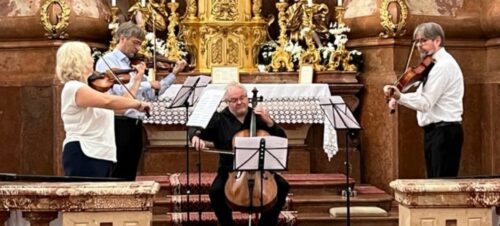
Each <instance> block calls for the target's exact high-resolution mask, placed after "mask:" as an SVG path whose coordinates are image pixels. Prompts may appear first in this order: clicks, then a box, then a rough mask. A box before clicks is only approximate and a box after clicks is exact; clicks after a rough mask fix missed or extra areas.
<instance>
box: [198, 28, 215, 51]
mask: <svg viewBox="0 0 500 226" xmlns="http://www.w3.org/2000/svg"><path fill="white" fill-rule="evenodd" d="M215 32H216V30H215V29H214V28H212V27H209V26H202V27H201V28H200V47H201V49H200V50H201V54H202V55H203V54H205V50H206V49H208V46H207V42H206V41H207V40H208V39H209V37H210V36H213V35H214V34H215Z"/></svg>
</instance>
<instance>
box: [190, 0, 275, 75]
mask: <svg viewBox="0 0 500 226" xmlns="http://www.w3.org/2000/svg"><path fill="white" fill-rule="evenodd" d="M187 7H188V8H187V17H186V18H185V19H184V20H183V21H182V22H181V25H182V26H183V30H182V37H183V38H184V40H185V41H186V43H187V45H188V46H189V47H190V49H191V50H192V51H193V55H194V57H195V58H196V71H200V72H210V70H211V67H212V66H237V67H239V68H240V71H242V72H250V71H255V69H256V67H255V64H256V62H255V57H254V56H255V54H256V52H257V50H258V48H259V46H260V44H261V43H262V42H263V41H264V40H265V39H266V38H267V23H266V22H265V21H264V20H263V18H262V17H260V15H259V14H260V7H261V1H260V0H258V1H254V4H253V5H252V4H251V3H250V1H238V0H205V1H188V6H187ZM197 9H198V10H197ZM252 15H253V16H252Z"/></svg>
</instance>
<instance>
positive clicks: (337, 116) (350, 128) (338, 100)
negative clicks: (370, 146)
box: [320, 96, 361, 226]
mask: <svg viewBox="0 0 500 226" xmlns="http://www.w3.org/2000/svg"><path fill="white" fill-rule="evenodd" d="M320 106H321V109H322V110H323V112H324V113H325V115H326V117H327V118H328V121H329V123H331V124H332V126H333V128H335V129H336V130H345V131H346V134H345V163H344V164H345V171H346V177H345V178H346V185H345V186H346V187H345V189H346V190H345V193H344V192H343V194H345V196H346V206H347V207H346V208H347V220H346V221H347V226H350V225H351V210H350V208H351V200H350V197H351V194H352V191H351V187H350V186H349V168H350V167H349V136H350V135H351V134H352V133H354V131H355V130H360V129H361V126H360V125H359V123H358V122H357V121H356V118H354V115H353V114H352V112H351V110H350V109H349V107H348V106H347V105H346V104H345V102H344V100H343V99H342V97H340V96H332V97H330V98H321V99H320ZM324 123H328V122H326V121H325V122H324Z"/></svg>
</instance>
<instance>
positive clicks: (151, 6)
mask: <svg viewBox="0 0 500 226" xmlns="http://www.w3.org/2000/svg"><path fill="white" fill-rule="evenodd" d="M128 12H129V13H131V14H132V17H133V18H135V20H136V21H137V23H138V24H139V25H141V26H142V27H144V28H146V25H147V26H148V27H149V30H152V29H153V26H154V28H155V30H157V31H165V29H167V23H166V21H165V17H167V16H168V13H167V11H166V9H165V0H161V2H160V3H156V2H154V1H147V4H146V7H142V6H141V3H140V2H139V1H138V2H137V3H135V4H134V5H133V6H132V7H130V9H129V10H128ZM153 24H154V25H153Z"/></svg>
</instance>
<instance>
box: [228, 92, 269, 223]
mask: <svg viewBox="0 0 500 226" xmlns="http://www.w3.org/2000/svg"><path fill="white" fill-rule="evenodd" d="M257 92H258V91H257V89H255V88H254V89H253V90H252V93H253V96H252V101H251V103H252V109H255V107H256V106H257V102H258V101H259V98H258V97H257ZM260 99H262V97H260ZM250 114H251V121H250V129H244V130H241V131H239V132H237V133H236V134H235V135H234V137H233V146H234V140H235V138H236V137H255V136H258V137H262V136H269V133H268V132H267V131H264V130H257V126H256V125H257V123H256V116H255V113H254V112H253V111H251V112H250ZM224 192H225V194H226V202H227V204H228V205H229V206H230V207H231V208H232V209H233V210H236V211H240V212H250V213H253V212H255V211H257V212H266V211H268V210H270V209H271V208H272V207H274V205H275V204H276V201H277V196H278V186H277V184H276V181H275V179H274V175H273V173H271V172H269V171H263V170H261V171H234V172H231V173H229V177H228V180H227V182H226V184H225V187H224Z"/></svg>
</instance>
